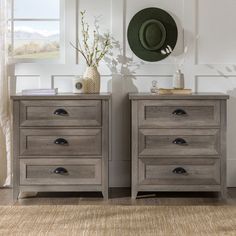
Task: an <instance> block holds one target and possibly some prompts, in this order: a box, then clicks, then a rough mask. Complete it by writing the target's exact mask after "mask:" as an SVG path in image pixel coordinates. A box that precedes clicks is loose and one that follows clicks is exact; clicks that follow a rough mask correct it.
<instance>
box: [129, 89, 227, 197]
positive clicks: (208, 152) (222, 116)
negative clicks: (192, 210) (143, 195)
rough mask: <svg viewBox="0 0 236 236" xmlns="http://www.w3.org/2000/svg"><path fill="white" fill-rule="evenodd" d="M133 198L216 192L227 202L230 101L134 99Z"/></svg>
mask: <svg viewBox="0 0 236 236" xmlns="http://www.w3.org/2000/svg"><path fill="white" fill-rule="evenodd" d="M129 98H130V100H131V108H132V119H131V122H132V136H131V137H132V198H136V196H137V194H138V192H139V191H142V192H143V191H152V192H153V191H209V192H210V191H213V192H220V193H221V196H222V198H225V197H226V106H227V99H228V98H229V96H228V95H225V94H211V93H208V94H193V95H152V94H148V93H147V94H145V93H136V94H130V95H129Z"/></svg>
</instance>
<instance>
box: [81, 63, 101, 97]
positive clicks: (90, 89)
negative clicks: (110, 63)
mask: <svg viewBox="0 0 236 236" xmlns="http://www.w3.org/2000/svg"><path fill="white" fill-rule="evenodd" d="M84 81H85V93H100V83H101V76H100V74H99V72H98V69H97V67H95V66H89V67H87V69H86V71H85V73H84Z"/></svg>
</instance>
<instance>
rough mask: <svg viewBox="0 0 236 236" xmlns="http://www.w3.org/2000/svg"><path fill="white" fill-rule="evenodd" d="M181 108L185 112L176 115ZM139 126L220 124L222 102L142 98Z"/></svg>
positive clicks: (214, 125)
mask: <svg viewBox="0 0 236 236" xmlns="http://www.w3.org/2000/svg"><path fill="white" fill-rule="evenodd" d="M179 110H181V111H182V112H184V113H185V114H183V115H176V114H174V113H175V112H176V111H179ZM139 126H140V127H145V128H149V127H150V128H153V127H168V128H170V127H201V126H209V127H210V126H213V127H218V126H220V102H219V101H212V100H207V101H205V102H204V103H203V102H201V101H197V100H181V103H180V102H179V101H178V100H161V101H159V100H142V101H139Z"/></svg>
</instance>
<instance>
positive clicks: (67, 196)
mask: <svg viewBox="0 0 236 236" xmlns="http://www.w3.org/2000/svg"><path fill="white" fill-rule="evenodd" d="M0 205H1V206H4V205H13V200H12V189H0ZM15 205H172V206H173V205H177V206H181V205H183V206H186V205H236V188H229V189H228V198H227V200H225V201H223V200H220V199H218V197H217V194H214V193H199V192H198V193H159V192H157V193H143V194H142V193H141V194H139V196H138V198H137V199H136V200H132V199H131V198H130V189H129V188H111V189H110V194H109V200H108V201H105V200H103V198H102V194H101V193H38V194H37V196H36V197H28V198H23V199H19V200H18V201H17V202H16V203H15Z"/></svg>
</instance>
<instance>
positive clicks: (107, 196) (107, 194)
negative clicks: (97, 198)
mask: <svg viewBox="0 0 236 236" xmlns="http://www.w3.org/2000/svg"><path fill="white" fill-rule="evenodd" d="M102 195H103V199H104V200H105V201H107V200H108V198H109V193H108V190H104V191H102Z"/></svg>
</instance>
